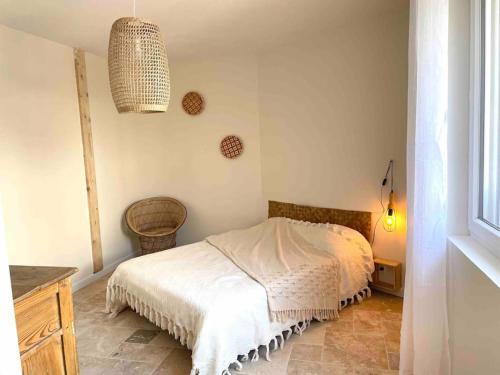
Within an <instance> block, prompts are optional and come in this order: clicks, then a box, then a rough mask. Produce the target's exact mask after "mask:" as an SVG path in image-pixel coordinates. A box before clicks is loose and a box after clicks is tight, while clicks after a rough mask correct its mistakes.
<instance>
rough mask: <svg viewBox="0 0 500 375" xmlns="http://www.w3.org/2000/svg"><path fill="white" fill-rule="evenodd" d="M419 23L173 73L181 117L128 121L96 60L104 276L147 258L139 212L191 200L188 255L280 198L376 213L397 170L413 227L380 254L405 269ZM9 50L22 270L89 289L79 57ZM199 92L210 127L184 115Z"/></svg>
mask: <svg viewBox="0 0 500 375" xmlns="http://www.w3.org/2000/svg"><path fill="white" fill-rule="evenodd" d="M407 22H408V14H407V13H404V14H393V15H391V16H388V17H386V18H383V19H381V20H379V21H369V20H360V21H359V24H358V25H352V26H349V27H347V28H341V29H337V30H334V31H332V32H331V33H324V34H322V35H320V36H314V39H313V40H314V43H310V42H309V40H307V39H304V40H302V41H301V42H300V43H297V45H294V46H286V45H285V46H282V47H280V48H279V49H277V50H276V51H275V52H266V53H262V54H260V55H259V56H256V55H255V54H241V55H234V54H232V53H231V51H228V55H227V56H204V57H203V58H202V59H197V60H190V61H186V60H184V61H172V62H171V64H170V68H171V79H172V98H171V103H170V108H169V110H168V112H167V113H166V114H155V115H134V114H122V115H118V114H117V113H116V111H115V109H114V105H113V103H112V99H111V95H110V90H109V85H108V77H107V68H106V61H105V60H104V59H102V58H100V57H96V56H93V55H90V54H87V56H86V58H87V75H88V81H89V94H90V107H91V116H92V127H93V136H94V151H95V160H96V173H97V191H98V199H99V207H100V213H101V217H100V219H101V235H102V243H103V257H104V265H105V267H109V266H110V265H112V264H113V263H115V262H117V261H119V260H121V259H124V258H126V257H128V256H130V255H131V254H132V251H133V244H132V242H131V238H130V235H129V233H128V232H127V230H126V228H125V225H124V223H123V213H124V210H125V209H126V207H127V206H128V205H129V204H130V203H132V202H133V201H135V200H138V199H141V198H145V197H149V196H155V195H167V196H172V197H175V198H177V199H179V200H180V201H182V202H183V203H184V204H185V205H186V207H187V209H188V219H187V221H186V223H185V225H184V226H183V228H182V229H181V230H180V232H179V235H178V244H181V245H182V244H187V243H190V242H194V241H198V240H201V239H202V238H204V237H205V236H206V235H208V234H211V233H217V232H223V231H226V230H229V229H233V228H240V227H248V226H250V225H252V224H255V223H257V222H259V221H261V220H263V219H264V218H265V217H266V201H267V199H279V200H284V201H290V202H297V203H305V204H315V205H321V206H327V207H337V208H345V209H356V210H369V211H376V210H378V209H379V206H378V203H377V197H378V189H379V183H380V180H381V177H382V175H383V174H384V173H385V168H386V163H387V161H388V160H389V159H390V158H394V159H395V160H396V181H395V190H396V193H397V204H398V207H399V208H401V215H400V218H401V222H402V223H401V225H400V228H399V231H398V233H395V234H387V233H385V232H384V231H383V230H379V231H378V233H377V242H376V250H377V255H379V256H385V257H390V258H394V259H401V260H402V259H404V246H403V243H404V231H405V228H404V201H405V179H404V175H405V168H404V149H405V141H404V139H405V121H406V120H405V118H406V115H405V111H406V109H405V102H406V39H407V26H408V25H407ZM0 38H1V39H0V41H1V45H2V55H1V57H0V64H1V65H0V66H1V68H2V75H0V93H1V98H2V101H1V103H0V106H1V108H0V111H1V112H2V122H1V124H0V132H1V140H0V142H1V143H2V144H1V149H0V167H1V168H2V171H3V172H2V175H1V177H0V178H1V180H0V182H1V183H2V186H5V189H4V197H5V216H6V228H7V236H8V237H7V241H8V245H9V246H8V248H9V258H10V262H11V263H17V264H34V265H36V264H39V265H72V266H77V267H79V268H80V272H79V273H78V274H77V276H76V280H77V281H78V282H79V283H80V285H81V284H82V282H83V281H84V280H85V279H86V278H87V277H89V276H90V275H91V273H92V266H91V265H92V262H91V248H90V235H89V224H88V213H87V201H86V192H85V182H84V170H83V160H82V146H81V136H80V125H79V116H78V104H77V97H76V85H75V79H74V66H73V55H72V49H71V48H70V47H66V46H62V45H59V44H56V43H52V42H50V41H47V40H44V39H41V38H38V37H35V36H31V35H28V34H24V33H21V32H17V31H14V30H12V29H8V28H5V27H1V28H0ZM3 73H5V74H3ZM190 90H196V91H199V92H200V93H201V94H202V95H203V96H204V97H205V99H206V108H205V110H204V111H203V112H202V114H200V115H198V116H189V115H187V114H186V113H184V111H183V110H182V106H181V100H182V96H183V95H184V94H185V93H186V92H188V91H190ZM228 134H236V135H239V136H240V137H241V138H242V140H243V142H244V146H245V150H244V153H243V155H242V156H241V157H240V158H238V159H236V160H227V159H225V158H223V157H222V156H221V155H220V152H219V142H220V140H221V139H222V138H223V137H224V136H226V135H228ZM261 145H262V147H263V150H261ZM261 159H262V160H261ZM284 165H286V168H283V166H284ZM318 181H320V182H319V183H318ZM263 190H264V193H263Z"/></svg>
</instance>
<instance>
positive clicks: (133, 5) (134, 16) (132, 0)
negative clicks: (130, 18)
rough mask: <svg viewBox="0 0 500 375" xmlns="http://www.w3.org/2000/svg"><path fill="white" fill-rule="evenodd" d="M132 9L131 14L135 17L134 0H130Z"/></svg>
mask: <svg viewBox="0 0 500 375" xmlns="http://www.w3.org/2000/svg"><path fill="white" fill-rule="evenodd" d="M132 9H133V14H134V18H135V0H132Z"/></svg>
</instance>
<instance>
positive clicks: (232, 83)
mask: <svg viewBox="0 0 500 375" xmlns="http://www.w3.org/2000/svg"><path fill="white" fill-rule="evenodd" d="M170 71H171V81H172V97H171V101H170V106H169V109H168V111H167V113H165V114H155V115H146V116H145V115H135V114H128V115H121V116H122V117H121V119H123V122H122V123H121V125H120V135H121V137H122V140H121V143H122V149H123V152H122V157H123V158H124V160H123V164H124V165H125V166H124V176H125V181H126V184H127V189H128V194H129V195H128V196H129V198H130V201H133V200H137V199H141V198H143V197H147V196H154V195H167V196H172V197H175V198H177V199H179V200H180V201H181V202H182V203H184V204H185V206H186V207H187V211H188V216H187V221H186V223H185V224H184V226H183V227H182V228H181V230H180V232H179V236H178V243H179V244H187V243H191V242H194V241H199V240H201V239H203V238H204V237H206V236H207V235H209V234H211V233H218V232H223V231H226V230H229V229H234V228H241V227H247V226H250V225H253V224H256V223H257V222H259V221H260V220H261V219H262V218H263V217H264V215H265V205H264V202H263V199H262V192H261V169H260V168H261V166H260V142H259V122H258V121H259V117H258V96H257V66H256V61H255V57H253V56H251V55H242V56H231V57H205V58H204V59H201V60H197V61H182V62H178V63H175V62H173V63H171V64H170ZM192 90H195V91H198V92H200V93H201V94H202V95H203V97H204V98H205V101H206V106H205V109H204V111H203V112H202V113H201V114H199V115H197V116H190V115H188V114H186V113H185V112H184V110H183V109H182V105H181V101H182V97H183V96H184V94H186V93H187V92H189V91H192ZM229 134H236V135H238V136H240V137H241V139H242V140H243V143H244V152H243V154H242V155H241V156H240V157H239V158H237V159H234V160H229V159H225V158H224V157H223V156H222V155H221V153H220V151H219V143H220V141H221V140H222V138H224V136H226V135H229Z"/></svg>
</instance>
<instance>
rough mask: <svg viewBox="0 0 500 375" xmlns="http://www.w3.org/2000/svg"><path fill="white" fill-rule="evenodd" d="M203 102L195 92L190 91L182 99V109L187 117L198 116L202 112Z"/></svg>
mask: <svg viewBox="0 0 500 375" xmlns="http://www.w3.org/2000/svg"><path fill="white" fill-rule="evenodd" d="M204 105H205V102H204V101H203V97H202V96H201V95H200V94H198V93H197V92H194V91H190V92H188V93H187V94H186V95H184V98H182V108H184V111H186V113H187V114H188V115H198V114H200V113H201V111H203V107H204Z"/></svg>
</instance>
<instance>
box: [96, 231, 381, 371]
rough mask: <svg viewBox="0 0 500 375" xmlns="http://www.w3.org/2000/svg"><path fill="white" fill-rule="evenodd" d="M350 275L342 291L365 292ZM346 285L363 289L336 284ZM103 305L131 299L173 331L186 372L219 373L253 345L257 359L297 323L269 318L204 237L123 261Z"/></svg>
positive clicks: (261, 294)
mask: <svg viewBox="0 0 500 375" xmlns="http://www.w3.org/2000/svg"><path fill="white" fill-rule="evenodd" d="M339 251H340V252H341V253H345V252H349V251H359V250H356V248H355V247H353V248H350V249H339ZM344 257H345V255H344ZM341 258H342V257H341ZM358 258H359V259H366V257H364V258H363V257H358ZM365 261H368V260H365ZM371 267H373V262H372V265H371ZM341 268H342V264H341ZM356 277H357V278H358V280H356V282H353V283H341V295H343V296H346V295H349V296H356V295H358V296H359V297H361V296H362V295H364V291H365V290H368V289H367V282H368V281H367V278H366V275H357V276H356ZM349 285H356V286H359V285H361V287H360V288H359V289H356V290H350V291H347V290H343V289H342V287H343V286H344V287H345V286H349ZM359 297H358V298H359ZM106 305H107V306H106V307H107V310H108V311H109V312H113V313H115V314H116V313H119V312H120V311H121V310H122V309H123V308H125V307H126V306H127V305H129V306H131V307H132V308H133V309H134V310H135V311H137V312H138V313H140V314H141V315H143V316H145V317H146V318H148V319H149V320H151V321H152V322H153V323H155V324H156V325H158V326H160V327H161V328H162V329H167V330H168V331H169V332H170V333H171V334H174V335H175V336H176V338H179V339H180V340H181V342H182V343H183V344H186V345H187V346H188V347H189V348H190V349H192V352H193V354H192V361H193V371H192V374H196V373H199V374H200V375H220V374H222V373H224V372H226V371H227V369H228V367H229V366H230V365H231V364H232V363H236V364H237V365H239V362H237V361H236V359H237V358H238V356H239V355H247V354H249V352H251V351H252V350H253V351H252V352H251V353H250V357H252V356H254V358H253V359H256V358H255V356H256V351H255V350H254V349H256V348H258V347H259V346H261V345H268V344H269V343H270V342H271V341H272V340H273V339H275V338H276V337H278V342H279V343H280V344H281V345H283V340H282V337H283V336H282V332H284V331H288V332H289V333H291V330H289V328H290V327H291V326H294V325H296V324H297V323H298V322H296V321H288V322H281V323H280V322H271V320H270V318H269V310H268V306H267V296H266V291H265V289H264V287H263V286H262V285H261V284H259V283H258V282H256V281H255V280H253V279H252V278H250V277H249V276H248V275H247V274H246V273H244V272H243V271H242V270H241V269H239V268H238V267H237V266H236V265H234V264H233V263H232V262H231V261H230V260H229V259H228V258H226V257H225V256H224V255H223V254H222V253H221V252H220V251H219V250H217V249H216V248H215V247H213V246H212V245H210V244H209V243H208V242H206V241H202V242H197V243H194V244H191V245H187V246H182V247H178V248H175V249H171V250H167V251H163V252H159V253H155V254H151V255H146V256H142V257H138V258H135V259H131V260H129V261H127V262H124V263H122V264H121V265H120V266H119V267H118V268H117V269H116V271H115V272H114V273H113V275H112V276H111V278H110V279H109V282H108V295H107V303H106ZM275 343H276V342H275ZM257 358H258V357H257Z"/></svg>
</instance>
